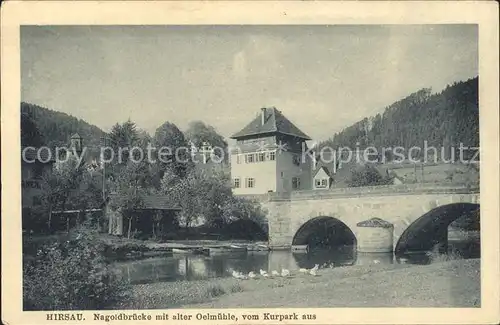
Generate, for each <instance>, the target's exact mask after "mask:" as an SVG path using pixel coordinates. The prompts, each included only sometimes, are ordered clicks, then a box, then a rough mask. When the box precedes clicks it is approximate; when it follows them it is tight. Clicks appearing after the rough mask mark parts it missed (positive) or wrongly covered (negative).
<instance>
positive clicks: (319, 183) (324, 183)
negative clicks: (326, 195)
mask: <svg viewBox="0 0 500 325" xmlns="http://www.w3.org/2000/svg"><path fill="white" fill-rule="evenodd" d="M314 185H315V186H316V188H327V187H328V180H327V179H315V180H314Z"/></svg>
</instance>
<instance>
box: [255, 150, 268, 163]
mask: <svg viewBox="0 0 500 325" xmlns="http://www.w3.org/2000/svg"><path fill="white" fill-rule="evenodd" d="M257 161H259V162H261V161H266V154H265V153H264V152H260V153H258V154H257Z"/></svg>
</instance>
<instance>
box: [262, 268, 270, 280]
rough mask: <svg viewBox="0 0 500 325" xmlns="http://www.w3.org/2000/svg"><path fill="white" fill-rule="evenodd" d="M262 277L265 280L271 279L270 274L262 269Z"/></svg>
mask: <svg viewBox="0 0 500 325" xmlns="http://www.w3.org/2000/svg"><path fill="white" fill-rule="evenodd" d="M260 275H262V276H263V277H264V278H268V277H269V274H268V273H267V272H266V271H264V270H263V269H260Z"/></svg>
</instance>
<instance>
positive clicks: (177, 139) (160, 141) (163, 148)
mask: <svg viewBox="0 0 500 325" xmlns="http://www.w3.org/2000/svg"><path fill="white" fill-rule="evenodd" d="M154 143H155V147H156V152H157V153H158V155H157V157H156V158H157V163H158V164H159V166H160V171H161V173H162V175H161V177H163V173H164V172H165V170H166V169H167V168H171V169H172V170H173V171H175V173H176V174H177V175H179V176H184V175H185V174H186V172H187V170H188V169H189V167H190V165H191V163H192V162H191V161H190V159H189V158H190V157H189V155H190V153H189V148H188V143H187V141H186V138H185V137H184V134H183V133H182V132H181V130H179V128H178V127H177V126H176V125H175V124H173V123H170V122H165V123H163V124H162V125H161V126H160V127H158V129H156V132H155V136H154Z"/></svg>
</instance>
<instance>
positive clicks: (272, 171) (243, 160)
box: [231, 107, 312, 195]
mask: <svg viewBox="0 0 500 325" xmlns="http://www.w3.org/2000/svg"><path fill="white" fill-rule="evenodd" d="M231 138H232V139H235V140H236V148H235V149H234V150H232V152H231V177H232V182H233V190H234V193H235V194H237V195H249V194H250V195H251V194H262V193H267V192H289V191H293V190H301V189H311V188H312V175H311V171H312V165H311V161H310V159H309V157H308V156H307V155H302V153H303V152H305V151H306V150H307V144H306V141H307V140H311V138H310V137H309V136H307V135H306V134H305V133H304V132H302V131H301V130H300V129H299V128H298V127H297V126H296V125H295V124H293V123H292V122H291V121H290V120H289V119H287V118H286V117H285V116H284V115H283V114H282V113H281V111H279V110H277V109H276V108H275V107H269V108H261V110H260V112H259V115H258V116H256V117H255V118H254V119H253V120H252V121H251V122H250V123H249V124H248V125H247V126H245V127H244V128H243V129H242V130H241V131H239V132H237V133H235V134H234V135H232V136H231Z"/></svg>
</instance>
